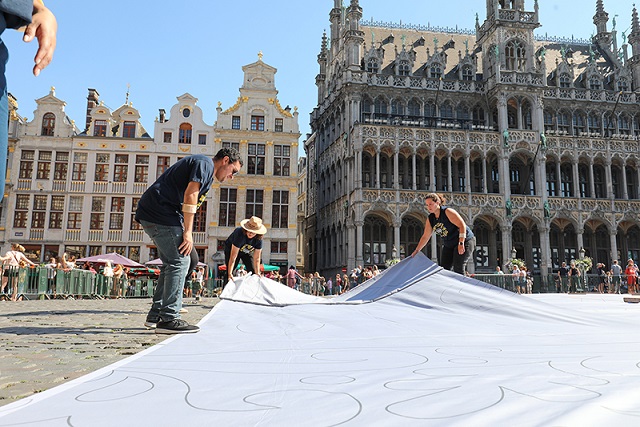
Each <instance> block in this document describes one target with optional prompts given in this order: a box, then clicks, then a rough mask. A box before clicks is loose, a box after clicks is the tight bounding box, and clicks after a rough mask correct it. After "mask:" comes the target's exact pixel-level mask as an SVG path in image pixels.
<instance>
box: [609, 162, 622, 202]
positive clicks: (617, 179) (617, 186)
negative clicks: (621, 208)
mask: <svg viewBox="0 0 640 427" xmlns="http://www.w3.org/2000/svg"><path fill="white" fill-rule="evenodd" d="M611 187H612V190H613V197H614V198H616V199H622V169H621V168H620V166H617V165H611Z"/></svg>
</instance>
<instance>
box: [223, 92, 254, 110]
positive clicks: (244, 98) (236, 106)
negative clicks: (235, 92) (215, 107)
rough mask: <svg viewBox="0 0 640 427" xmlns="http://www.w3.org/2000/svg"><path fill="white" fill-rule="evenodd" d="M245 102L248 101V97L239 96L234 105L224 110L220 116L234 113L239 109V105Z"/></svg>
mask: <svg viewBox="0 0 640 427" xmlns="http://www.w3.org/2000/svg"><path fill="white" fill-rule="evenodd" d="M247 101H249V97H248V96H239V97H238V100H237V101H236V103H235V104H233V105H232V106H231V107H229V108H227V109H226V110H224V111H223V112H222V114H228V113H233V112H234V111H236V110H237V109H238V108H239V107H240V104H242V103H243V102H247Z"/></svg>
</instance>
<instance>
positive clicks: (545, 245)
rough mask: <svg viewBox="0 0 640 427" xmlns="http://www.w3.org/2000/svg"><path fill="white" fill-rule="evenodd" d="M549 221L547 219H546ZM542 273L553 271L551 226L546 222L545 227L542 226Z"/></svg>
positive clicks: (540, 230)
mask: <svg viewBox="0 0 640 427" xmlns="http://www.w3.org/2000/svg"><path fill="white" fill-rule="evenodd" d="M545 222H547V221H545ZM538 231H539V232H540V251H541V252H542V253H541V254H540V256H541V260H540V273H541V274H542V275H546V274H549V273H550V272H551V247H550V239H549V231H550V227H549V226H548V225H546V224H545V226H544V227H540V229H539V230H538Z"/></svg>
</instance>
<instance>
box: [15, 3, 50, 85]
mask: <svg viewBox="0 0 640 427" xmlns="http://www.w3.org/2000/svg"><path fill="white" fill-rule="evenodd" d="M57 31H58V22H57V21H56V17H55V16H54V15H53V13H52V12H51V11H50V10H49V9H47V8H46V7H45V6H44V4H43V3H42V2H40V1H38V0H36V1H34V2H33V16H32V17H31V23H30V24H29V25H27V28H26V29H25V31H24V36H23V37H22V40H23V41H24V42H26V43H29V42H30V41H31V40H33V38H34V37H36V38H37V39H38V51H37V52H36V56H35V57H34V58H33V61H34V62H35V64H36V65H35V66H34V67H33V75H34V76H36V77H37V76H38V75H39V74H40V71H42V70H43V69H44V68H45V67H46V66H47V65H49V63H50V62H51V59H53V51H54V50H55V49H56V33H57Z"/></svg>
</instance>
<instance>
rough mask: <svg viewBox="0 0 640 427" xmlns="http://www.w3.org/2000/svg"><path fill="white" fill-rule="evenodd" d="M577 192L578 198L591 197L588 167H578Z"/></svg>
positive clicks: (583, 165)
mask: <svg viewBox="0 0 640 427" xmlns="http://www.w3.org/2000/svg"><path fill="white" fill-rule="evenodd" d="M578 190H579V192H580V197H591V181H590V180H589V165H585V164H584V163H581V164H579V165H578Z"/></svg>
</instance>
